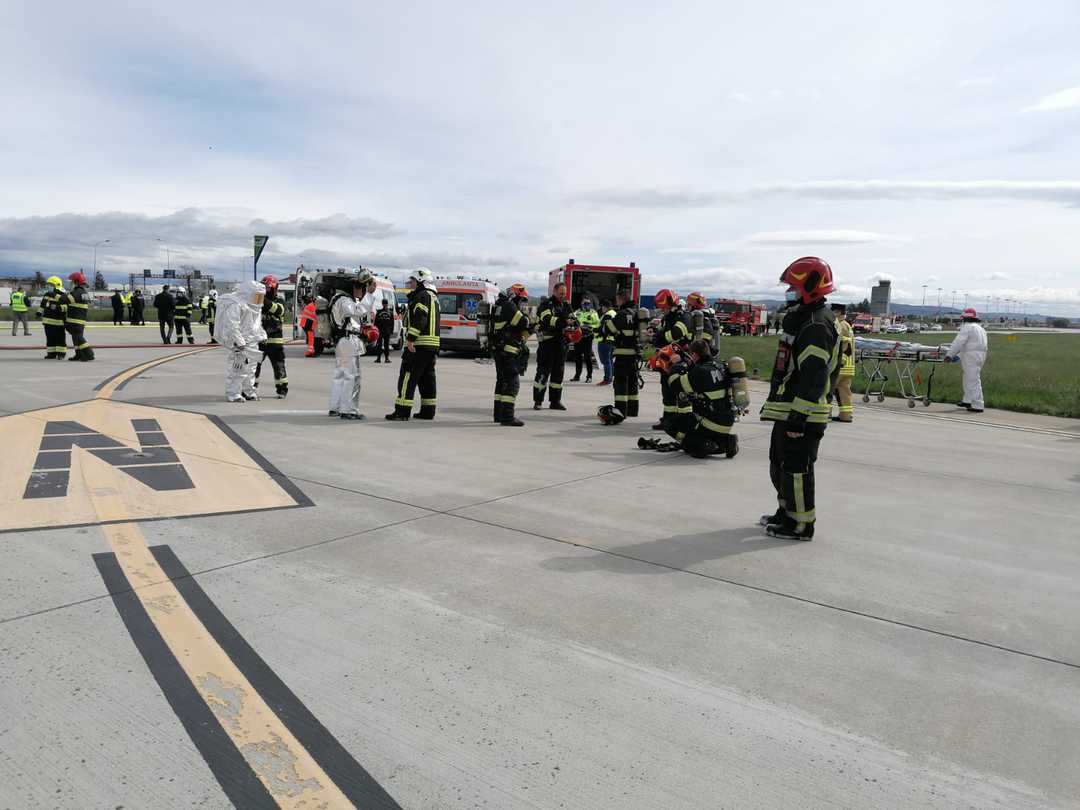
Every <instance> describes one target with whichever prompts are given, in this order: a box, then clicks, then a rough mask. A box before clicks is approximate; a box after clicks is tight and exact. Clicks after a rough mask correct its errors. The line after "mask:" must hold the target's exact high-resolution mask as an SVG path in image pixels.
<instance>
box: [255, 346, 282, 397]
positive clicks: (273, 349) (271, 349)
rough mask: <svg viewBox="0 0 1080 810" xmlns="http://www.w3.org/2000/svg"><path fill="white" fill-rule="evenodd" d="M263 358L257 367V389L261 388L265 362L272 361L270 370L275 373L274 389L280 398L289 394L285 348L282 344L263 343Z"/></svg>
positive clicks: (261, 347)
mask: <svg viewBox="0 0 1080 810" xmlns="http://www.w3.org/2000/svg"><path fill="white" fill-rule="evenodd" d="M259 348H260V349H262V357H261V358H260V359H259V364H258V365H257V366H255V387H256V388H258V387H259V375H260V374H261V373H262V364H263V360H269V361H270V368H271V369H273V371H274V388H275V389H277V392H278V394H279V395H280V396H285V395H286V394H288V393H289V377H288V375H287V374H286V372H285V346H284V345H282V344H281V343H261V344H259Z"/></svg>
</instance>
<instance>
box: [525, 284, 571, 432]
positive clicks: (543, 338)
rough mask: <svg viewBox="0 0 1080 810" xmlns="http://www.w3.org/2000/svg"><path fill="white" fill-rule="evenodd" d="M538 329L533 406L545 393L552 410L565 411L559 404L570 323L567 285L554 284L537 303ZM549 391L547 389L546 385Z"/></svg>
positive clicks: (541, 405)
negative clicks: (538, 306)
mask: <svg viewBox="0 0 1080 810" xmlns="http://www.w3.org/2000/svg"><path fill="white" fill-rule="evenodd" d="M536 317H537V324H538V331H537V333H536V339H537V341H538V342H539V344H540V345H539V346H538V347H537V350H536V378H535V379H534V380H533V410H534V411H538V410H540V408H541V407H543V405H544V394H546V393H547V394H548V406H549V407H550V408H551V409H552V410H553V411H565V410H566V406H565V405H563V404H562V391H563V373H564V372H565V371H566V337H565V332H566V330H567V329H568V328H570V327H571V325H572V323H573V315H572V314H571V311H570V303H569V302H568V301H567V300H566V285H565V284H563V283H561V282H560V283H559V284H556V285H555V289H554V290H553V291H552V294H551V298H548V299H546V300H545V301H544V302H543V303H542V304H540V309H539V310H537V313H536ZM549 385H550V387H551V391H550V393H548V386H549Z"/></svg>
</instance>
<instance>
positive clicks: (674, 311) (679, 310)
mask: <svg viewBox="0 0 1080 810" xmlns="http://www.w3.org/2000/svg"><path fill="white" fill-rule="evenodd" d="M656 308H657V309H659V310H660V311H661V312H662V313H664V315H663V318H662V319H661V321H660V325H659V326H658V327H657V328H656V331H655V332H654V333H653V337H652V345H653V347H654V349H661V348H663V347H664V346H670V345H672V344H674V345H676V346H679V347H680V348H686V346H687V345H689V343H690V324H689V318H687V316H686V312H685V311H684V310H683V307H682V303H681V302H680V301H679V296H678V295H676V294H675V293H674V292H673V291H671V290H667V289H664V290H660V291H659V292H658V293H657V294H656ZM660 396H661V398H662V399H663V402H664V415H663V416H661V417H660V421H659V422H657V423H656V424H655V425H653V430H663V431H668V430H669V428H670V425H671V424H673V423H674V422H675V420H676V419H677V418H678V417H679V416H680V415H681V414H683V413H690V412H691V410H692V408H691V407H690V406H689V405H679V404H678V400H677V397H676V396H675V392H674V391H672V390H671V387H670V386H669V385H668V375H667V374H665V373H664V372H663V371H661V372H660Z"/></svg>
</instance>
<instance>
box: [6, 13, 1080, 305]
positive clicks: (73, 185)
mask: <svg viewBox="0 0 1080 810" xmlns="http://www.w3.org/2000/svg"><path fill="white" fill-rule="evenodd" d="M1078 32H1080V3H1076V2H1075V0H1065V1H1064V2H1058V1H1057V0H1043V1H1042V2H1040V3H1039V4H1037V8H1036V6H1033V5H1032V4H1031V3H1029V2H993V0H979V1H978V2H968V1H967V0H956V1H955V2H950V3H940V2H939V1H938V2H932V3H931V2H918V0H916V1H915V2H905V3H890V4H885V3H865V2H829V0H819V2H815V3H806V2H804V0H800V1H799V2H779V1H777V2H761V3H754V4H749V3H736V2H726V1H724V0H713V1H712V2H700V3H681V2H673V3H670V4H655V3H650V4H645V3H635V2H629V3H627V2H625V0H624V1H623V2H587V1H585V2H562V0H549V1H548V2H545V3H541V4H536V3H530V4H526V3H515V2H509V3H507V2H486V1H485V0H478V1H477V2H473V3H466V4H451V3H418V2H410V0H399V2H395V3H368V2H363V1H362V0H360V1H358V2H352V3H340V2H337V1H335V2H324V1H323V0H307V2H304V3H296V2H289V3H283V2H278V0H265V2H260V3H258V4H250V3H233V2H222V1H221V0H217V1H216V2H203V0H189V2H186V3H183V4H175V3H169V4H164V3H154V2H151V3H148V4H142V5H138V4H130V3H127V2H123V3H118V2H111V0H104V2H95V3H92V4H88V3H76V2H62V1H61V2H58V1H55V0H50V1H47V2H40V0H37V2H27V1H26V0H9V2H7V3H5V14H4V19H3V21H2V22H0V69H2V70H3V75H4V76H5V77H7V80H6V81H5V82H4V83H3V84H2V85H0V101H2V103H3V109H4V111H5V114H4V121H3V124H2V125H0V179H2V182H0V276H7V275H11V274H16V273H18V274H21V273H32V272H34V271H35V270H41V271H42V272H45V273H46V274H51V273H60V274H63V275H66V274H67V273H68V272H70V271H72V270H75V269H79V268H83V269H86V270H91V269H92V267H93V262H94V245H95V244H97V243H101V242H102V241H103V240H105V239H108V240H109V241H108V242H106V243H104V244H100V245H99V246H98V248H97V254H96V257H97V268H98V269H99V270H102V271H103V272H105V273H106V274H107V275H108V276H109V277H110V278H119V277H120V275H121V274H126V273H129V272H139V271H141V269H142V268H144V267H151V268H154V269H155V270H157V269H159V268H162V267H164V266H165V265H166V263H169V264H171V265H172V266H173V267H177V266H180V265H192V266H195V267H198V268H200V269H202V270H204V271H206V272H209V273H212V274H214V275H215V276H216V277H218V278H221V279H231V278H239V277H240V275H241V274H242V273H250V267H251V264H250V262H251V237H252V235H253V234H256V233H265V234H269V235H270V242H269V245H268V246H267V249H266V252H265V253H264V254H263V257H262V259H261V260H260V264H259V269H260V271H262V272H270V273H275V274H278V275H287V274H288V273H289V272H292V271H293V270H294V269H295V267H296V266H297V265H298V264H300V263H304V264H305V265H307V266H309V267H312V266H315V267H338V266H351V267H355V266H356V265H359V264H362V265H363V266H365V267H372V268H374V269H376V270H381V271H383V272H386V273H388V274H390V275H391V277H392V278H395V279H399V278H401V277H402V275H403V274H404V273H405V271H406V270H407V269H410V268H413V267H416V266H421V265H423V266H427V267H430V268H432V269H433V270H435V271H436V272H437V273H439V272H443V273H449V274H453V275H457V274H476V275H480V276H484V277H487V278H491V279H494V280H496V281H499V282H501V283H504V284H508V283H513V282H515V281H523V282H525V283H526V284H527V285H529V286H530V287H536V288H538V291H539V292H544V291H546V289H545V288H546V283H547V273H548V271H549V270H550V269H552V268H554V267H556V266H558V265H561V264H563V263H564V262H566V261H567V260H568V259H570V258H574V259H575V260H576V261H577V262H578V263H595V264H626V263H629V262H630V261H635V262H637V264H638V266H639V267H640V268H641V270H642V276H643V282H644V289H645V290H646V291H647V292H653V291H655V290H656V289H658V288H660V287H665V286H666V287H673V288H675V289H676V290H677V291H679V292H680V293H681V294H685V293H687V292H689V291H691V290H700V291H702V292H704V293H706V295H717V296H725V297H768V298H776V297H779V296H780V294H781V292H782V288H781V287H780V286H779V285H778V283H777V279H778V277H779V275H780V273H781V271H782V270H783V269H784V267H785V266H786V265H787V264H788V263H789V262H790V261H792V260H793V259H795V258H797V257H799V256H803V255H817V256H821V257H823V258H825V259H826V260H827V261H829V263H830V264H831V266H832V267H833V270H834V273H835V276H836V280H837V283H838V292H837V295H836V297H837V298H839V299H840V300H861V299H862V298H864V297H867V296H868V295H869V289H870V287H871V286H872V285H873V284H874V283H875V282H876V281H877V280H878V279H882V278H887V279H890V280H891V281H892V282H893V297H894V300H898V301H902V302H905V303H916V304H918V303H921V302H922V300H923V295H924V286H925V288H926V292H925V294H926V300H927V303H936V302H937V296H938V289H939V288H940V289H941V290H942V293H941V295H942V298H943V300H944V302H945V303H946V304H949V303H951V302H952V292H953V291H954V290H955V291H958V292H959V294H960V295H961V296H962V295H964V294H967V295H968V298H969V302H970V303H972V304H974V305H976V306H979V307H985V305H986V303H987V300H991V301H992V299H993V298H994V297H997V298H999V299H1005V298H1011V299H1014V300H1018V301H1023V302H1025V305H1026V307H1027V310H1028V311H1037V312H1045V313H1053V314H1069V315H1080V227H1078V225H1080V148H1077V147H1078V143H1080V49H1078V48H1077V47H1076V39H1077V33H1078Z"/></svg>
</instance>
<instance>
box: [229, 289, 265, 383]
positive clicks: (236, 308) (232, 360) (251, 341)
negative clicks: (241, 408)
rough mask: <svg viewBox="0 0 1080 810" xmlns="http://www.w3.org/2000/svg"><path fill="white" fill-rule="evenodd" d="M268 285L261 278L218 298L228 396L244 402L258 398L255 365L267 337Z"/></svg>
mask: <svg viewBox="0 0 1080 810" xmlns="http://www.w3.org/2000/svg"><path fill="white" fill-rule="evenodd" d="M265 295H266V288H265V287H264V286H263V285H262V284H260V283H259V282H258V281H244V282H242V283H240V284H239V285H237V288H236V290H234V291H233V292H231V293H229V294H228V295H223V296H221V298H219V299H218V310H217V316H218V318H217V328H218V336H219V337H220V338H221V345H222V346H224V347H225V348H226V349H227V350H228V354H227V355H226V358H225V399H226V400H227V401H229V402H243V401H245V400H251V399H258V398H259V395H258V394H257V393H256V392H255V364H256V363H257V362H259V358H260V357H261V356H262V352H261V351H259V348H258V347H259V344H260V343H261V342H262V341H264V340H266V332H264V331H263V328H262V305H263V298H264V297H265Z"/></svg>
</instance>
